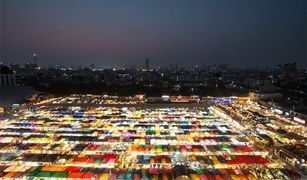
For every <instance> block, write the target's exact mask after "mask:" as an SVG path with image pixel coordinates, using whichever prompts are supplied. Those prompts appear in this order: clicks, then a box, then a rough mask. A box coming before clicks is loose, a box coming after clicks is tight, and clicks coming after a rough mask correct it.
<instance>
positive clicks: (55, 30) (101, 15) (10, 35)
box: [0, 0, 307, 68]
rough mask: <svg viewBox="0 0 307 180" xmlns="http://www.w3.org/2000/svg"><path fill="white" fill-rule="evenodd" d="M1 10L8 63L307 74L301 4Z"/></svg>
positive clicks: (88, 3)
mask: <svg viewBox="0 0 307 180" xmlns="http://www.w3.org/2000/svg"><path fill="white" fill-rule="evenodd" d="M0 2H1V9H0V10H1V14H0V15H1V47H0V49H1V57H2V59H4V60H5V62H6V63H11V62H14V63H20V64H24V63H25V62H27V61H30V60H31V54H32V52H34V51H35V52H37V53H38V62H39V64H43V65H49V64H53V65H55V64H61V65H87V64H91V63H93V64H96V66H97V67H102V68H107V67H125V66H129V65H137V66H143V64H144V60H145V59H146V58H149V59H150V63H151V65H152V66H168V65H169V64H178V65H179V66H192V65H196V64H198V65H203V64H205V65H212V64H223V63H227V64H229V65H230V66H235V67H266V66H267V65H268V66H273V65H276V64H280V63H282V62H284V61H286V60H290V61H294V62H297V64H298V67H303V66H304V67H307V57H306V51H307V47H306V42H307V37H306V36H307V31H306V30H307V28H306V24H307V15H306V14H307V13H306V11H307V3H306V2H307V1H306V0H152V1H150V0H108V1H107V0H49V1H47V0H0Z"/></svg>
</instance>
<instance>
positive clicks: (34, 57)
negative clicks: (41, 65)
mask: <svg viewBox="0 0 307 180" xmlns="http://www.w3.org/2000/svg"><path fill="white" fill-rule="evenodd" d="M32 59H33V64H34V66H35V67H37V66H38V64H37V54H36V53H35V52H34V53H33V54H32Z"/></svg>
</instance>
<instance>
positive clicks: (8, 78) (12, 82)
mask: <svg viewBox="0 0 307 180" xmlns="http://www.w3.org/2000/svg"><path fill="white" fill-rule="evenodd" d="M0 86H16V76H15V73H14V72H13V71H12V70H11V69H10V68H9V67H7V66H5V65H3V64H1V65H0Z"/></svg>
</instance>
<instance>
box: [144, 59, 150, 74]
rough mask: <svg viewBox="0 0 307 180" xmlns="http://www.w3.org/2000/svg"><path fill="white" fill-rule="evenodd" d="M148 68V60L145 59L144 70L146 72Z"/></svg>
mask: <svg viewBox="0 0 307 180" xmlns="http://www.w3.org/2000/svg"><path fill="white" fill-rule="evenodd" d="M149 68H150V67H149V59H145V69H146V70H147V71H148V70H149Z"/></svg>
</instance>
